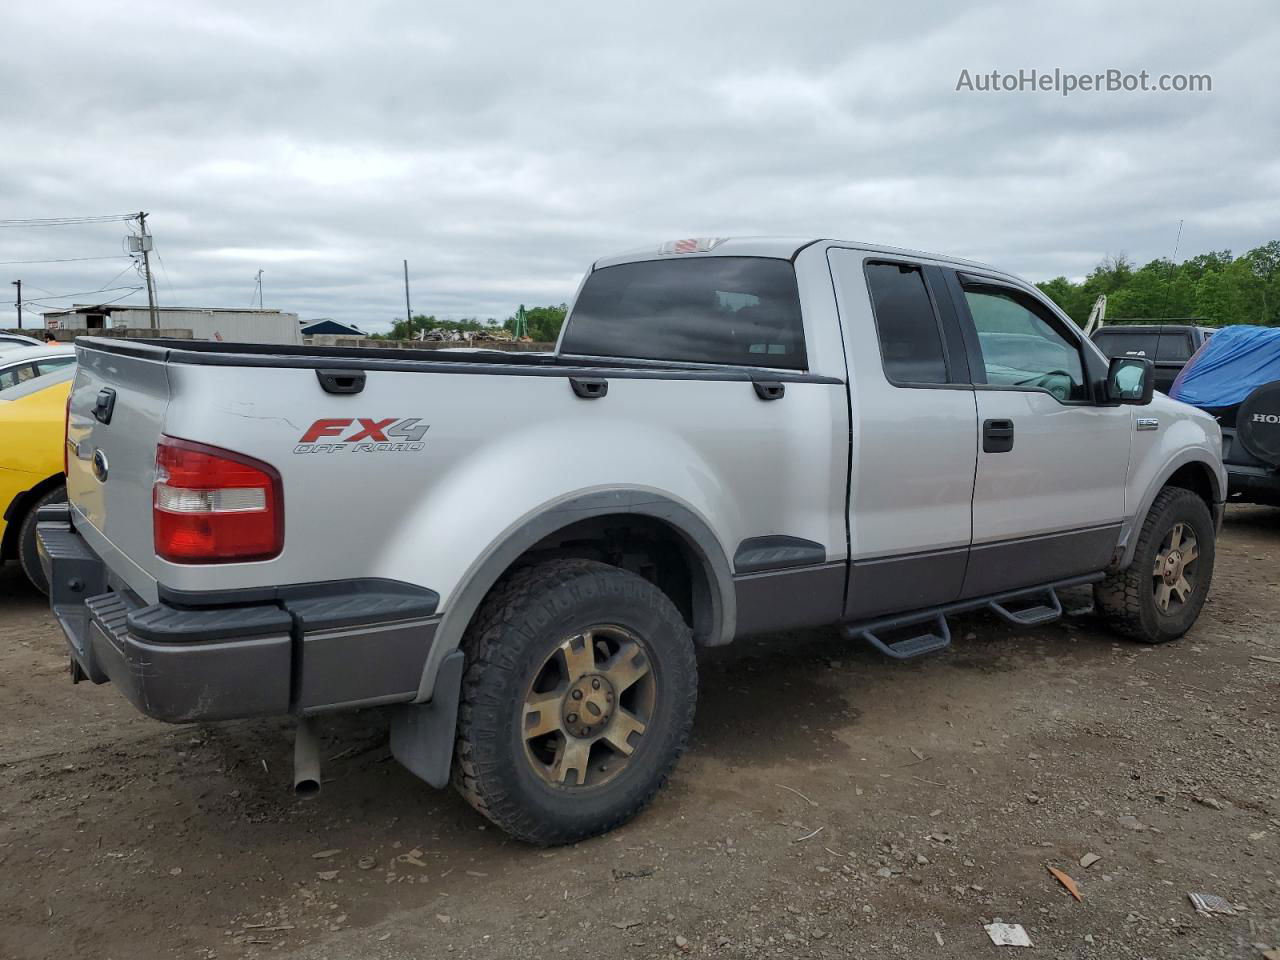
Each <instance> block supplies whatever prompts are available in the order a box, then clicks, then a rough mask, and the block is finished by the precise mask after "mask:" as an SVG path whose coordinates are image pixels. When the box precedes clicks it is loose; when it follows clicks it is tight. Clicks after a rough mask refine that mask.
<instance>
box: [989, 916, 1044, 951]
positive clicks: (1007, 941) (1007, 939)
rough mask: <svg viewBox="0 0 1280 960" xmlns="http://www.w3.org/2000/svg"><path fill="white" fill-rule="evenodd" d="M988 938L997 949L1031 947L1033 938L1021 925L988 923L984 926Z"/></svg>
mask: <svg viewBox="0 0 1280 960" xmlns="http://www.w3.org/2000/svg"><path fill="white" fill-rule="evenodd" d="M983 929H984V930H986V931H987V936H988V937H990V938H991V942H992V943H994V944H995V945H996V946H997V947H1030V946H1032V943H1031V938H1030V937H1029V936H1027V931H1026V930H1024V929H1022V924H1020V923H1000V922H999V921H997V922H996V923H988V924H985V925H984V926H983Z"/></svg>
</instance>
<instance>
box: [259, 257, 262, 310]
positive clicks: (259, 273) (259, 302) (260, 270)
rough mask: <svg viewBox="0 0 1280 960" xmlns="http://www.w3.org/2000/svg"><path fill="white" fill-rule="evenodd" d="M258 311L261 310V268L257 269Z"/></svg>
mask: <svg viewBox="0 0 1280 960" xmlns="http://www.w3.org/2000/svg"><path fill="white" fill-rule="evenodd" d="M258 309H259V310H261V309H262V268H261V267H259V268H258Z"/></svg>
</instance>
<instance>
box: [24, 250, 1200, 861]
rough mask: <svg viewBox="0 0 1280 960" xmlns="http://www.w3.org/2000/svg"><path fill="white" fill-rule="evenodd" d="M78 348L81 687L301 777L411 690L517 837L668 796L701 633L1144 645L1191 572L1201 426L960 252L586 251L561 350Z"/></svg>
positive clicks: (69, 525) (710, 637)
mask: <svg viewBox="0 0 1280 960" xmlns="http://www.w3.org/2000/svg"><path fill="white" fill-rule="evenodd" d="M78 356H79V367H78V372H77V373H76V378H75V382H74V386H73V390H72V396H71V399H70V403H69V412H68V422H67V444H66V445H67V490H68V495H69V500H70V502H69V504H67V505H65V506H62V505H59V506H55V507H48V508H45V509H44V510H42V512H41V515H40V521H41V522H40V523H39V527H38V530H39V540H40V544H41V546H40V549H41V557H42V563H43V565H44V569H45V571H46V573H47V576H48V580H49V585H50V594H51V603H52V607H53V610H54V612H55V614H56V615H57V618H58V620H59V622H60V623H61V626H62V628H63V630H64V632H65V633H66V637H67V641H68V644H69V646H70V652H71V659H72V673H73V677H74V678H75V679H88V680H91V681H94V682H97V683H102V682H105V681H108V680H110V681H111V682H112V683H114V684H115V685H116V686H117V687H118V688H119V690H120V691H121V692H122V693H123V694H124V695H125V696H126V697H128V698H129V699H130V700H131V701H132V702H133V703H134V704H135V705H136V706H137V707H138V708H139V709H140V710H142V711H143V712H145V713H147V714H149V715H151V716H153V717H156V718H159V719H161V720H167V721H174V722H182V721H208V720H217V719H222V718H233V717H252V716H267V715H292V716H295V717H297V718H298V722H299V736H298V739H297V742H296V749H295V778H296V781H297V784H296V785H297V786H298V788H299V789H300V790H309V791H312V792H314V791H315V790H316V789H318V785H319V771H318V761H317V757H316V750H315V741H314V735H313V734H312V733H311V732H310V721H309V720H308V718H310V717H312V716H314V715H316V714H321V713H324V712H326V711H335V710H344V709H350V708H355V707H367V706H371V705H394V706H393V707H392V709H391V710H390V713H391V719H390V727H391V747H392V751H393V753H394V755H395V756H396V757H397V758H398V759H399V760H400V761H401V762H402V763H403V764H404V765H405V766H406V767H408V768H409V769H410V770H412V771H413V772H414V773H416V774H418V775H419V776H420V777H422V778H423V779H425V780H426V781H427V782H429V783H431V784H433V785H436V786H443V785H445V784H446V783H448V782H449V780H450V779H451V778H452V780H453V782H454V784H455V785H456V786H457V787H458V789H459V790H460V791H461V793H462V794H463V796H465V797H466V799H467V800H468V801H469V802H470V803H471V804H472V805H474V806H475V807H476V809H478V810H479V811H480V812H482V813H483V814H484V815H486V816H487V817H489V818H490V819H491V820H492V821H494V822H495V823H497V824H498V825H500V826H501V827H502V828H504V829H505V830H507V831H509V832H510V833H511V834H513V835H514V836H516V837H520V838H523V839H525V840H528V841H531V842H534V843H542V844H548V843H561V842H567V841H571V840H574V839H577V838H581V837H586V836H589V835H592V834H595V833H599V832H602V831H605V830H608V829H610V828H611V827H613V826H615V825H617V824H619V823H622V822H623V821H625V820H626V819H628V818H629V817H631V816H633V815H634V814H635V813H636V812H637V811H638V810H640V809H641V808H642V807H643V806H644V805H645V804H646V803H647V802H648V801H649V800H650V799H651V798H652V797H653V795H654V794H655V792H656V791H657V790H658V789H659V788H660V787H661V785H662V783H663V782H664V781H665V779H666V778H667V776H668V775H669V773H670V772H671V770H672V769H673V767H674V765H675V763H676V761H677V758H678V757H679V755H680V753H681V750H682V749H683V747H684V745H685V742H686V739H687V737H688V735H689V731H690V727H691V725H692V722H693V716H694V704H695V700H696V696H697V659H696V657H695V650H696V648H697V647H698V646H715V645H718V644H727V643H731V642H732V641H733V640H734V638H736V637H741V636H743V635H748V634H758V633H764V632H776V631H786V630H793V629H798V628H805V627H814V626H818V625H824V624H830V625H838V628H839V629H840V630H842V631H843V632H844V634H845V635H846V636H848V637H849V638H850V639H851V640H857V641H860V642H865V643H869V644H871V645H872V646H874V647H876V648H877V649H879V650H880V651H882V652H883V653H885V654H887V655H889V656H893V657H899V658H905V657H910V656H916V655H920V654H924V653H929V652H931V651H936V650H939V649H941V648H943V647H945V646H947V644H948V643H949V642H950V640H951V634H950V632H949V630H948V626H947V617H948V616H950V615H951V614H954V613H957V612H959V611H963V610H972V609H979V608H988V609H990V610H992V611H994V612H995V613H997V614H998V615H1000V616H1002V617H1005V618H1006V619H1008V620H1010V621H1012V622H1014V623H1017V624H1023V625H1031V624H1040V623H1045V622H1048V621H1050V620H1052V619H1054V618H1055V617H1057V616H1059V615H1060V614H1061V612H1062V606H1061V602H1060V600H1059V597H1058V591H1059V590H1060V589H1062V588H1064V587H1069V586H1077V585H1081V584H1093V590H1094V593H1095V601H1096V607H1097V609H1098V611H1099V612H1100V613H1101V614H1102V615H1103V616H1105V617H1106V618H1108V619H1109V620H1110V621H1111V622H1112V623H1114V624H1115V626H1116V627H1117V628H1118V629H1119V630H1120V631H1122V632H1124V633H1126V634H1128V635H1129V636H1131V637H1133V638H1135V639H1137V640H1140V641H1145V642H1149V643H1160V642H1163V641H1167V640H1172V639H1174V638H1176V637H1179V636H1181V635H1182V634H1183V633H1185V632H1186V631H1187V630H1188V629H1189V628H1190V627H1191V625H1192V624H1193V623H1194V622H1195V620H1196V617H1197V615H1198V614H1199V612H1200V609H1201V606H1202V605H1203V603H1204V601H1205V595H1206V593H1207V591H1208V590H1209V583H1210V577H1211V575H1212V572H1213V561H1214V540H1215V535H1216V532H1217V529H1218V526H1219V524H1220V521H1221V514H1222V503H1223V496H1224V488H1225V483H1224V475H1223V467H1222V463H1221V459H1220V452H1221V436H1220V433H1219V430H1218V427H1217V425H1216V424H1215V423H1214V421H1213V419H1212V418H1211V417H1209V416H1208V415H1207V414H1205V413H1202V412H1200V411H1198V410H1196V409H1194V408H1191V407H1188V406H1185V405H1183V404H1180V403H1177V402H1175V401H1172V400H1169V399H1167V398H1165V397H1155V398H1153V396H1152V369H1151V364H1150V361H1148V360H1145V359H1140V358H1127V357H1120V358H1116V359H1113V360H1111V361H1110V362H1108V361H1107V359H1106V358H1105V357H1104V356H1103V354H1102V353H1101V352H1100V351H1099V350H1098V349H1097V348H1096V347H1095V346H1094V345H1093V344H1092V343H1090V342H1089V341H1088V339H1087V338H1085V337H1083V336H1082V335H1081V333H1080V332H1079V331H1078V330H1077V329H1076V328H1075V327H1074V326H1073V325H1072V323H1071V322H1070V321H1069V319H1068V318H1067V317H1065V316H1064V315H1063V314H1062V313H1061V311H1059V310H1058V309H1057V308H1056V307H1055V306H1054V305H1053V304H1052V303H1051V302H1050V301H1048V300H1047V299H1045V298H1044V297H1043V296H1042V295H1041V294H1040V293H1039V292H1038V291H1037V290H1036V289H1035V287H1033V286H1031V285H1029V284H1027V283H1025V282H1023V281H1022V280H1020V279H1018V278H1016V277H1014V276H1011V275H1010V274H1008V273H1005V272H1003V271H1001V270H997V269H994V268H992V267H988V266H983V265H981V264H977V263H970V262H966V261H959V260H954V259H948V258H943V257H937V256H932V255H928V254H924V253H918V252H912V251H907V250H900V249H894V248H887V247H879V246H869V245H865V244H859V243H844V242H836V241H828V240H791V239H728V240H719V239H715V240H686V241H679V242H675V243H670V244H666V245H663V246H661V247H654V248H651V249H647V250H640V251H636V252H632V253H628V254H625V255H622V256H616V257H612V258H608V259H603V260H600V261H598V262H597V263H595V264H594V265H593V266H592V268H591V270H590V271H589V272H588V273H587V275H586V277H585V278H584V280H583V282H582V285H581V287H580V288H579V291H578V293H577V296H576V298H575V301H574V303H573V306H572V308H571V310H570V312H569V315H568V318H567V320H566V323H565V325H564V329H563V331H562V332H561V335H560V340H559V343H558V344H557V346H556V350H555V352H554V354H546V355H522V354H518V353H497V352H492V353H486V352H482V351H481V352H471V353H460V354H450V353H448V352H439V351H431V350H421V351H414V350H392V349H360V348H350V349H348V348H327V349H326V348H314V347H295V346H262V345H247V344H229V343H199V342H191V341H182V342H178V341H136V340H110V339H95V338H81V339H80V340H79V341H78ZM760 709H762V710H768V709H771V708H770V707H769V705H767V704H762V705H761V707H760ZM779 709H782V708H781V707H779Z"/></svg>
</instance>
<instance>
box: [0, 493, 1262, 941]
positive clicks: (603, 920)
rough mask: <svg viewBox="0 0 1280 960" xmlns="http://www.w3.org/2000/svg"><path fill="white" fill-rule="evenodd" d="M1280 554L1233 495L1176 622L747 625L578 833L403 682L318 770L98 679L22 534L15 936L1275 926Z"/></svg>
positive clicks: (345, 725)
mask: <svg viewBox="0 0 1280 960" xmlns="http://www.w3.org/2000/svg"><path fill="white" fill-rule="evenodd" d="M1278 559H1280V510H1270V509H1260V508H1232V510H1231V511H1229V513H1228V520H1227V525H1226V528H1225V531H1224V535H1223V539H1222V541H1221V543H1220V547H1219V553H1218V569H1217V574H1216V576H1215V584H1214V588H1213V592H1212V594H1211V597H1210V600H1209V604H1208V606H1207V607H1206V609H1205V613H1204V615H1203V616H1202V618H1201V620H1200V622H1199V624H1198V625H1197V626H1196V628H1195V629H1194V630H1193V631H1192V633H1191V634H1189V635H1188V636H1187V637H1185V638H1184V639H1183V640H1181V641H1179V642H1178V643H1175V644H1173V645H1170V646H1166V647H1161V648H1154V649H1152V648H1146V647H1142V646H1137V645H1133V644H1130V643H1125V642H1115V641H1114V640H1113V638H1112V637H1111V636H1109V635H1108V634H1106V633H1105V632H1103V631H1102V630H1100V629H1099V627H1098V625H1097V624H1096V623H1095V622H1094V621H1093V620H1092V619H1091V617H1090V616H1088V615H1087V614H1085V613H1079V612H1078V613H1077V614H1075V615H1073V616H1071V617H1070V618H1068V619H1067V620H1065V621H1064V622H1062V623H1059V624H1056V625H1054V626H1052V627H1048V628H1040V629H1037V630H1034V631H1028V630H1019V629H1015V628H1011V627H1008V626H1005V625H1003V624H1002V623H1000V622H998V621H996V620H994V619H992V618H991V617H989V616H985V615H983V616H972V617H965V618H959V619H957V620H956V621H955V622H954V623H953V631H954V633H955V636H956V640H957V642H956V643H955V645H954V646H953V647H952V648H951V649H950V650H948V651H945V652H944V653H942V654H940V655H937V656H935V657H933V658H930V659H927V660H925V661H923V662H913V663H907V664H900V663H895V662H891V661H888V660H886V659H883V658H881V657H879V656H878V655H876V654H874V653H873V652H871V651H869V650H866V649H862V648H861V647H858V646H854V645H850V644H849V643H847V642H845V641H843V640H842V639H840V638H839V637H838V636H837V634H836V633H835V632H834V631H830V630H826V631H813V632H806V633H797V634H790V635H785V636H777V637H770V638H767V639H765V640H763V641H760V642H749V643H743V644H741V645H738V646H735V647H733V648H730V649H728V650H726V651H718V652H716V653H714V655H711V656H707V657H705V658H704V662H703V666H702V683H701V688H702V689H701V703H700V705H699V712H698V720H697V725H696V730H695V736H694V740H693V743H692V746H691V748H690V751H689V753H688V754H686V756H685V757H684V759H683V761H682V762H681V764H680V766H679V768H678V769H677V771H676V774H675V776H674V778H673V780H672V782H671V784H670V785H669V786H668V788H667V789H666V790H665V791H664V792H663V794H662V795H661V796H660V797H659V799H658V800H657V802H656V803H655V804H654V805H653V806H652V807H651V808H650V809H649V810H648V811H646V812H645V813H644V814H643V815H641V816H640V817H639V818H638V819H637V820H636V821H634V822H633V823H631V824H629V825H628V826H626V827H624V828H623V829H620V830H618V831H616V832H614V833H613V834H611V835H609V836H606V837H602V838H599V839H596V840H592V841H590V842H586V843H582V844H579V845H576V846H574V847H569V848H563V849H557V850H537V849H532V848H529V847H525V846H522V845H520V844H518V843H515V842H513V841H511V840H508V839H507V838H505V837H504V836H503V835H502V834H501V833H499V832H498V831H497V830H496V829H494V828H492V827H488V828H486V824H485V822H484V821H483V820H482V819H481V818H480V817H479V816H478V815H476V814H475V813H473V812H472V811H471V809H470V808H469V807H467V806H466V805H465V804H464V803H463V802H462V800H461V799H460V798H458V797H457V796H456V795H455V794H453V793H452V792H451V791H443V792H441V791H435V790H432V789H430V788H428V787H427V786H425V785H424V784H422V783H420V782H418V781H416V780H415V779H414V778H413V777H412V776H411V775H410V774H408V773H407V772H406V771H404V770H403V769H401V767H400V766H399V765H398V764H396V763H395V762H394V761H392V760H390V758H389V754H388V751H387V748H386V744H385V734H384V731H383V725H384V723H385V717H384V716H381V715H380V714H379V713H378V712H376V711H369V712H365V713H361V714H357V715H353V716H347V717H341V718H334V719H332V720H329V721H327V722H326V723H325V724H324V726H323V728H322V729H323V735H324V748H325V749H324V755H325V757H326V760H327V763H326V765H325V771H324V772H325V778H326V779H325V787H324V792H323V793H322V795H321V796H320V798H319V799H317V800H316V801H314V802H311V803H302V802H299V801H296V800H294V799H293V797H292V795H291V793H290V792H289V789H288V787H289V763H290V741H289V727H288V725H287V724H286V723H285V722H283V721H265V722H261V721H260V722H239V723H230V724H220V725H214V726H187V727H175V726H166V725H163V724H160V723H157V722H154V721H151V720H148V719H146V718H144V717H142V716H140V715H139V714H137V713H136V712H135V711H134V709H133V708H132V707H130V706H129V705H128V704H127V703H126V702H125V701H124V700H123V699H122V698H121V697H120V696H119V694H118V693H116V692H115V691H114V690H112V689H111V687H110V686H109V685H108V686H102V687H94V686H92V685H89V684H81V685H80V686H77V687H74V688H73V687H72V685H71V683H70V682H69V680H68V677H67V671H66V658H65V654H64V653H63V641H62V639H61V635H60V634H59V632H58V630H57V628H56V627H55V625H54V623H53V620H52V618H51V617H50V616H49V614H48V612H47V611H46V609H45V607H44V604H43V601H42V598H40V597H38V596H37V595H35V594H34V592H32V591H31V590H30V589H29V588H27V587H26V586H25V585H24V584H23V582H22V580H21V577H20V575H19V573H18V572H17V571H16V570H15V569H13V568H12V567H10V568H7V569H5V570H4V571H3V572H2V573H0V957H5V958H19V957H21V958H27V957H31V958H36V957H50V958H52V957H56V958H59V960H64V958H68V957H94V958H98V957H103V958H117V960H126V958H127V960H137V958H150V957H190V958H207V957H225V958H241V957H267V956H272V957H292V958H332V960H342V958H366V957H368V958H399V957H405V958H408V957H413V958H424V957H434V956H440V955H452V956H458V957H531V958H532V957H543V958H552V957H558V956H560V955H568V956H581V955H584V954H590V955H598V954H600V953H603V954H605V955H608V956H614V957H667V956H677V957H678V956H684V955H686V954H691V955H697V956H704V955H716V956H722V957H849V956H852V957H864V956H865V957H884V956H904V957H916V956H920V957H925V956H927V957H965V958H968V957H975V956H984V955H992V956H999V955H1001V954H1002V953H1009V952H1011V953H1012V954H1013V955H1014V956H1017V955H1018V954H1019V952H1020V951H1018V949H1017V948H1014V947H996V946H994V945H993V944H992V943H991V942H990V940H989V939H988V937H987V934H986V933H985V932H984V930H983V924H984V923H987V922H991V921H993V920H995V919H997V918H998V919H1000V920H1003V921H1006V922H1010V923H1019V924H1022V925H1023V926H1024V927H1025V928H1026V931H1027V933H1028V934H1029V935H1030V938H1031V940H1032V941H1033V943H1034V945H1035V947H1034V950H1033V951H1028V953H1029V954H1039V955H1041V956H1052V957H1129V956H1132V957H1178V958H1188V957H1259V956H1260V955H1261V951H1262V950H1263V949H1264V948H1267V947H1275V946H1280V874H1278V873H1277V871H1280V856H1278V855H1277V854H1278V853H1280V844H1278V843H1277V837H1280V767H1278V766H1277V761H1278V760H1280V748H1278V747H1277V742H1276V732H1277V725H1278V724H1280V713H1278V710H1277V694H1278V693H1280V626H1277V620H1278V615H1280V583H1278V581H1280V572H1278V570H1280V568H1278V567H1277V560H1278ZM1071 599H1072V600H1073V602H1074V605H1075V606H1077V607H1078V606H1079V605H1080V604H1081V603H1082V602H1085V601H1087V594H1081V595H1079V596H1077V597H1073V598H1071ZM1265 658H1274V659H1270V660H1268V659H1265ZM1086 854H1092V855H1095V856H1097V857H1099V858H1100V859H1099V860H1098V861H1097V862H1096V863H1095V864H1093V865H1092V866H1090V867H1087V868H1086V867H1082V866H1081V865H1080V860H1081V858H1082V857H1084V856H1085V855H1086ZM1048 867H1057V868H1060V869H1062V870H1064V871H1065V872H1066V873H1067V874H1069V875H1070V876H1071V877H1072V878H1074V880H1075V881H1076V883H1077V884H1078V886H1079V891H1080V894H1081V896H1082V897H1083V900H1082V901H1081V902H1076V901H1075V900H1074V899H1072V897H1071V896H1070V895H1069V894H1068V893H1067V892H1066V891H1065V890H1064V889H1063V887H1062V886H1061V885H1060V884H1059V882H1058V881H1057V880H1055V879H1054V877H1053V876H1051V875H1050V873H1049V872H1048V869H1047V868H1048ZM1191 892H1204V893H1212V894H1218V895H1221V896H1222V897H1225V898H1226V899H1227V900H1228V901H1230V903H1231V904H1233V905H1234V907H1235V911H1236V913H1235V915H1234V916H1212V917H1210V916H1201V915H1199V914H1197V913H1196V912H1195V910H1194V909H1193V907H1192V905H1191V903H1190V902H1189V900H1188V897H1187V895H1188V893H1191Z"/></svg>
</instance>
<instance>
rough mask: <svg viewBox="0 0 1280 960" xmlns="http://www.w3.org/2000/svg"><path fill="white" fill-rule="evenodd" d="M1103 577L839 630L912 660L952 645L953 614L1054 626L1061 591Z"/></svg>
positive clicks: (1020, 624) (961, 602)
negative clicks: (980, 613) (985, 613)
mask: <svg viewBox="0 0 1280 960" xmlns="http://www.w3.org/2000/svg"><path fill="white" fill-rule="evenodd" d="M1102 577H1103V574H1101V573H1098V574H1091V575H1089V576H1084V577H1072V578H1071V579H1069V580H1061V581H1058V582H1057V583H1051V584H1049V585H1047V586H1043V587H1032V588H1031V589H1028V590H1012V591H1010V592H1008V593H997V594H992V595H990V596H986V597H976V598H974V599H972V600H958V601H956V602H955V603H949V604H946V605H945V606H941V607H934V608H932V609H928V610H919V611H917V612H915V613H908V614H905V615H903V616H898V617H889V618H887V619H884V620H875V621H863V622H861V623H846V624H844V625H843V626H841V628H840V629H841V632H843V633H844V635H845V637H847V638H848V639H850V640H865V641H866V642H867V643H869V644H871V646H873V647H875V648H876V649H877V650H879V651H880V652H881V653H883V654H885V655H886V656H889V657H893V658H894V659H895V660H910V659H911V658H912V657H920V656H924V655H925V654H926V653H934V652H936V651H938V650H943V649H945V648H946V647H949V646H950V645H951V630H950V628H949V627H948V626H947V617H948V616H950V615H951V614H953V613H967V612H969V611H972V610H982V609H984V608H985V609H988V610H990V611H991V612H992V613H994V614H996V615H997V616H999V617H1001V618H1002V619H1004V620H1005V621H1007V622H1009V623H1011V624H1013V625H1014V626H1017V627H1034V626H1040V625H1041V624H1045V623H1052V622H1053V621H1054V620H1057V619H1058V618H1060V617H1061V616H1062V601H1061V600H1060V599H1059V598H1058V589H1059V588H1061V587H1077V586H1081V585H1083V584H1086V583H1096V582H1097V581H1099V580H1101V579H1102ZM890 634H897V635H898V637H899V639H897V640H891V639H886V637H887V636H888V635H890Z"/></svg>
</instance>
